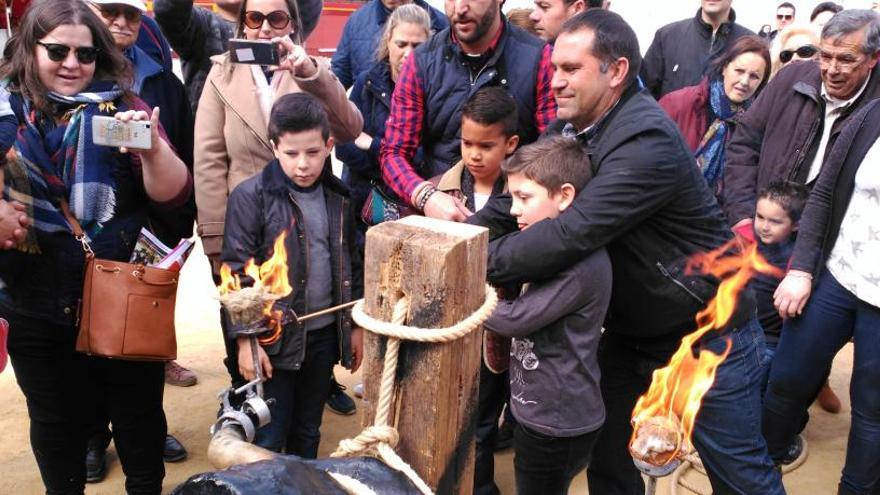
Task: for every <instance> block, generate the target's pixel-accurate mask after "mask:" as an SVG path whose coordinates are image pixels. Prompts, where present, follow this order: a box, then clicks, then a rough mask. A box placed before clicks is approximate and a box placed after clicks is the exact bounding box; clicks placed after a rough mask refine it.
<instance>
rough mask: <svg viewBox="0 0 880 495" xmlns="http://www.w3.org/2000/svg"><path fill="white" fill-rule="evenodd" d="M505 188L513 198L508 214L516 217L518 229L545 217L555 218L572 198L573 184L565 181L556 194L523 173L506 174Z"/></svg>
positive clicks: (573, 193)
mask: <svg viewBox="0 0 880 495" xmlns="http://www.w3.org/2000/svg"><path fill="white" fill-rule="evenodd" d="M507 188H508V189H509V190H510V195H511V197H512V199H513V204H512V205H511V206H510V214H511V215H513V216H514V217H516V224H517V226H519V230H525V229H527V228H529V227H531V226H532V225H534V224H535V223H537V222H540V221H541V220H544V219H545V218H556V217H558V216H559V214H560V213H562V212H563V211H564V210H565V209H566V208H568V205H570V204H571V202H572V200H574V196H575V191H574V186H572V185H571V184H568V183H565V184H563V186H562V190H561V191H560V192H558V193H556V194H550V191H549V190H548V189H547V188H546V187H544V186H542V185H540V184H538V183H537V182H535V181H533V180H531V179H529V178H528V177H526V176H525V175H523V174H517V173H513V174H508V175H507Z"/></svg>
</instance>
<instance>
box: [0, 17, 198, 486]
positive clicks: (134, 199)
mask: <svg viewBox="0 0 880 495" xmlns="http://www.w3.org/2000/svg"><path fill="white" fill-rule="evenodd" d="M126 67H127V64H126V61H125V59H124V58H123V56H122V53H120V52H119V50H117V49H116V47H115V46H114V43H113V38H112V36H111V34H110V32H109V31H108V30H107V28H106V27H105V26H104V24H103V23H102V22H101V21H100V20H99V19H98V18H97V17H96V16H95V14H94V13H93V12H92V11H91V10H90V9H89V7H88V6H87V5H86V4H85V3H83V2H78V1H77V2H72V1H70V0H42V1H40V2H37V3H35V4H34V5H32V6H31V8H30V10H29V11H28V12H27V14H26V15H25V17H24V19H23V20H22V23H21V26H20V28H19V30H18V32H17V33H16V34H15V35H14V36H13V37H12V38H11V39H10V40H9V43H8V44H7V46H6V49H5V51H4V60H3V63H2V65H0V79H3V80H5V81H6V83H7V84H8V86H7V89H8V90H9V93H10V105H11V108H12V110H13V111H14V113H15V115H16V117H17V119H18V122H19V126H20V127H19V132H18V136H17V139H16V141H15V143H14V145H13V150H11V152H10V153H8V158H9V160H8V162H7V164H6V166H5V169H4V177H3V178H4V189H3V196H4V198H5V199H7V200H10V199H14V200H16V201H18V202H19V203H21V204H22V205H24V207H25V212H26V214H27V216H28V217H29V218H30V219H31V221H32V226H31V228H29V229H28V231H27V234H26V236H25V238H24V239H23V240H21V241H19V242H18V243H17V245H16V246H15V248H13V249H8V250H4V251H0V278H2V279H3V281H4V282H5V283H6V287H5V288H4V289H3V290H2V294H0V314H2V316H3V317H5V318H6V319H7V320H8V321H9V324H10V335H9V350H10V356H11V358H12V365H13V367H14V368H15V375H16V378H17V380H18V383H19V386H20V387H21V389H22V392H23V393H24V395H25V397H26V399H27V406H28V414H29V416H30V429H31V431H30V439H31V448H32V450H33V452H34V457H35V458H36V461H37V465H38V466H39V469H40V475H41V476H42V479H43V483H44V485H45V486H46V491H47V493H65V494H66V493H82V492H83V489H84V483H85V474H86V467H85V455H84V454H85V451H86V440H87V435H88V429H87V426H88V424H89V418H90V415H91V413H92V411H93V410H94V409H95V408H97V407H101V408H103V409H105V410H106V411H107V412H108V413H109V416H110V420H111V421H112V423H113V427H114V432H113V433H114V437H115V439H116V449H117V452H118V453H119V457H120V460H121V463H122V466H123V471H124V472H125V473H126V477H127V478H126V482H125V484H126V490H127V491H128V493H149V494H158V493H160V492H161V489H162V479H163V477H164V475H165V468H164V465H163V462H162V450H163V447H164V443H165V433H166V432H165V430H166V426H165V416H164V414H163V412H162V394H163V388H164V387H163V385H164V367H163V364H162V363H161V362H135V361H122V360H115V359H104V358H98V357H91V356H86V355H84V354H79V353H77V352H76V351H75V340H76V336H77V304H78V301H79V300H80V299H81V297H82V286H83V267H84V264H85V256H84V252H83V247H82V245H81V244H80V242H79V241H78V240H77V239H76V238H74V235H73V227H72V224H74V223H79V224H80V225H82V227H83V229H84V230H85V231H86V233H87V235H88V237H89V238H90V239H91V247H92V249H93V250H94V252H95V255H96V256H98V257H100V258H108V259H113V260H120V261H128V260H129V258H130V256H131V253H132V250H133V248H134V245H135V242H136V240H137V236H138V233H139V232H140V229H141V228H142V227H143V226H144V225H145V223H146V218H147V213H148V210H149V209H150V208H152V207H156V208H163V207H167V208H173V207H176V206H178V204H179V201H180V200H181V199H184V200H185V198H186V197H188V195H189V194H191V191H192V178H191V176H190V174H189V173H188V171H187V169H186V166H185V165H184V164H183V162H181V160H180V159H179V158H178V157H177V156H176V155H175V153H174V152H173V150H172V148H171V146H170V145H169V144H168V142H167V141H166V138H165V136H164V131H163V130H162V127H161V125H160V124H159V120H158V118H159V114H160V112H159V110H158V109H153V110H152V115H151V116H150V109H149V107H147V106H146V105H145V104H144V103H143V101H141V100H140V99H139V98H137V97H136V96H134V95H133V94H132V93H130V92H129V91H127V85H128V83H129V80H130V72H129V71H128V70H127V69H126ZM114 115H115V116H116V118H118V119H120V120H123V121H127V120H147V119H149V120H150V123H151V128H152V136H151V139H152V141H151V142H152V144H151V147H150V148H149V149H129V150H121V149H118V148H113V147H107V146H97V145H95V144H94V143H93V142H92V139H91V125H92V118H93V117H95V116H111V117H112V116H114ZM70 218H75V219H76V222H73V221H72V220H68V219H70Z"/></svg>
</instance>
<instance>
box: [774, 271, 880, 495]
mask: <svg viewBox="0 0 880 495" xmlns="http://www.w3.org/2000/svg"><path fill="white" fill-rule="evenodd" d="M850 338H852V339H853V340H854V342H855V347H854V356H853V368H852V380H851V382H850V398H851V400H852V424H851V426H850V431H849V440H848V442H847V452H846V461H845V463H844V465H843V473H842V475H841V479H840V487H839V490H840V493H852V494H868V493H872V492H871V489H872V488H873V487H874V486H875V485H877V483H878V480H880V308H878V307H876V306H871V305H870V304H868V303H866V302H864V301H861V300H860V299H858V298H857V297H856V296H855V295H853V294H852V293H851V292H849V291H848V290H847V289H846V288H844V287H843V286H841V285H840V284H839V283H838V282H837V280H835V278H834V276H832V275H831V274H830V273H829V272H828V271H825V272H823V273H822V274H821V275H820V277H819V279H818V283H817V284H816V288H815V291H814V292H813V294H812V295H811V296H810V299H809V301H808V302H807V305H806V307H805V309H804V312H803V314H802V315H801V316H800V317H798V318H794V319H790V320H786V322H785V327H784V329H783V332H782V338H781V339H780V341H779V346H778V347H777V349H776V355H775V357H774V360H773V365H772V366H771V368H770V383H769V385H768V387H767V395H766V397H765V400H764V415H763V420H764V436H765V437H766V438H767V446H768V448H769V450H770V455H771V457H772V458H773V459H774V460H778V459H780V458H782V457H783V456H784V455H785V450H786V448H787V447H788V445H789V443H791V441H792V439H793V438H794V436H795V435H796V434H797V433H798V431H799V430H798V426H799V423H798V422H797V421H794V420H793V418H799V417H802V416H803V414H804V412H805V411H806V410H807V408H808V407H809V406H810V404H811V403H812V401H813V399H814V397H815V392H816V390H818V389H819V387H821V386H822V384H823V383H824V381H825V378H826V371H827V370H828V367H829V366H830V365H831V362H832V361H833V360H834V356H835V355H836V354H837V352H838V351H839V350H840V349H841V348H842V347H843V346H844V345H845V344H846V343H847V342H848V341H849V340H850Z"/></svg>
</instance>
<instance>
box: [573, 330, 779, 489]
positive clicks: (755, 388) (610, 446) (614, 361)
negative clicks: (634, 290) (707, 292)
mask: <svg viewBox="0 0 880 495" xmlns="http://www.w3.org/2000/svg"><path fill="white" fill-rule="evenodd" d="M727 338H730V339H731V344H732V345H731V349H730V354H729V355H728V356H727V359H725V360H724V361H723V362H722V363H721V365H720V366H719V367H718V370H717V372H716V375H715V383H714V385H713V386H712V388H711V389H710V390H709V392H708V393H707V394H706V396H705V397H704V398H703V403H702V407H701V409H700V413H699V414H698V415H697V422H696V427H695V429H694V433H693V442H694V446H695V447H696V449H697V451H698V452H699V453H700V457H701V458H702V460H703V464H704V465H705V466H706V469H707V471H708V473H709V480H710V482H711V483H712V489H713V491H714V493H715V494H716V495H721V494H742V495H751V494H757V493H760V494H762V495H778V494H783V493H785V490H784V488H783V487H782V478H781V476H780V475H779V473H778V472H777V471H776V470H775V469H774V467H773V463H772V462H771V460H770V457H769V456H768V455H767V447H766V444H765V442H764V438H763V437H762V436H761V390H760V385H761V376H762V374H763V369H762V364H763V359H764V332H763V330H762V329H761V325H760V324H759V323H758V321H757V319H755V318H752V319H751V320H749V321H747V322H746V323H744V324H743V325H742V326H740V327H739V328H736V329H733V330H731V331H729V332H727V333H726V336H724V337H722V336H717V335H715V336H711V337H707V338H706V339H704V341H703V342H702V344H701V346H700V348H701V350H705V349H708V350H711V351H713V352H716V353H719V352H722V351H723V350H724V348H725V346H726V342H727ZM677 347H678V343H677V342H667V343H665V344H663V345H662V346H660V345H659V344H650V343H648V342H645V341H637V340H635V339H632V338H627V337H623V336H616V335H609V334H605V335H603V336H602V341H600V345H599V365H600V368H601V370H602V382H601V384H602V397H603V398H604V400H605V408H606V420H605V425H604V426H603V428H602V432H601V434H600V437H599V441H598V443H597V444H596V448H595V450H594V451H593V461H592V462H591V464H590V467H589V469H588V480H589V483H590V493H601V494H603V495H606V494H608V495H617V494H621V495H642V494H644V493H645V488H644V483H643V482H642V479H641V477H640V475H639V472H638V470H637V469H636V468H635V466H634V465H633V463H632V458H631V457H630V456H629V453H628V452H627V444H628V442H629V439H630V436H631V435H632V428H631V426H630V424H629V420H630V416H631V414H632V409H633V407H634V406H635V402H636V400H637V399H638V396H639V395H640V394H642V393H644V392H645V391H646V390H647V388H648V386H649V385H650V383H651V373H652V372H653V370H654V369H656V368H658V367H660V366H664V365H665V364H666V362H667V361H668V359H669V357H670V356H671V355H672V353H673V352H674V350H675V348H677Z"/></svg>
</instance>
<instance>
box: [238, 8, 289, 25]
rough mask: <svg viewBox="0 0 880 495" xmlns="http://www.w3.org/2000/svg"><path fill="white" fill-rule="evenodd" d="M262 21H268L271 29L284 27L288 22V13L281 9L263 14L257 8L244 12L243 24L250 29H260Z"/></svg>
mask: <svg viewBox="0 0 880 495" xmlns="http://www.w3.org/2000/svg"><path fill="white" fill-rule="evenodd" d="M263 21H269V26H270V27H271V28H272V29H284V28H286V27H287V25H288V24H290V14H288V13H287V12H285V11H283V10H276V11H274V12H269V13H268V14H264V13H262V12H260V11H257V10H248V11H247V12H245V13H244V25H245V26H247V27H249V28H250V29H260V28H261V27H262V26H263Z"/></svg>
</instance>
